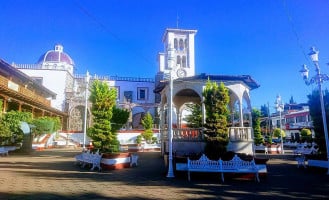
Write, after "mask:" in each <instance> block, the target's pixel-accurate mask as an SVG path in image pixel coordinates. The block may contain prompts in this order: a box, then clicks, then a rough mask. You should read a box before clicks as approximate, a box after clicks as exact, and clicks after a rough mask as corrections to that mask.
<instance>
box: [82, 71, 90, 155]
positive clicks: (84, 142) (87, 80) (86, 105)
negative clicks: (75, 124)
mask: <svg viewBox="0 0 329 200" xmlns="http://www.w3.org/2000/svg"><path fill="white" fill-rule="evenodd" d="M89 80H90V75H89V72H88V71H87V73H86V76H85V84H86V91H85V119H84V125H83V149H85V148H86V135H87V115H88V86H89Z"/></svg>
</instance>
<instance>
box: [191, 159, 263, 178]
mask: <svg viewBox="0 0 329 200" xmlns="http://www.w3.org/2000/svg"><path fill="white" fill-rule="evenodd" d="M259 171H260V168H258V166H257V165H256V164H255V161H254V160H251V161H245V160H242V159H241V158H240V157H239V156H237V155H234V157H233V158H232V160H229V161H223V160H221V159H219V160H210V159H208V158H207V156H206V155H204V154H203V155H202V156H201V157H200V158H199V159H198V160H190V159H189V158H188V159H187V173H188V180H189V181H190V180H191V177H190V176H191V175H190V173H191V172H218V173H221V179H222V182H224V173H254V174H255V179H256V180H257V181H258V182H259V181H260V180H259V176H258V173H259Z"/></svg>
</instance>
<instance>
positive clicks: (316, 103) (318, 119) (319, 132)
mask: <svg viewBox="0 0 329 200" xmlns="http://www.w3.org/2000/svg"><path fill="white" fill-rule="evenodd" d="M307 97H308V105H309V107H310V115H311V117H312V120H313V126H314V132H315V138H314V140H315V142H316V143H317V145H318V146H319V151H318V152H319V153H320V154H323V155H324V156H325V155H326V153H327V151H326V141H325V136H324V129H323V122H322V113H321V106H320V95H319V91H318V90H313V91H312V94H309V95H307ZM323 100H324V107H325V111H326V117H327V122H326V123H327V124H328V123H329V121H328V120H329V92H328V90H325V91H324V92H323Z"/></svg>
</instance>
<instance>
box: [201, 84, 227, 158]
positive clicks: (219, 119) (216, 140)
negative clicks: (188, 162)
mask: <svg viewBox="0 0 329 200" xmlns="http://www.w3.org/2000/svg"><path fill="white" fill-rule="evenodd" d="M202 95H203V97H204V103H205V108H206V124H205V138H206V147H205V153H206V154H207V156H208V157H209V158H212V159H218V158H219V157H220V156H221V155H222V154H224V153H225V152H226V146H227V144H228V128H227V125H228V123H227V118H228V115H229V110H228V103H229V101H230V97H229V92H228V89H227V88H226V87H225V85H224V83H220V84H219V86H218V85H217V83H216V82H211V81H210V80H208V82H207V83H206V87H205V89H204V91H203V93H202Z"/></svg>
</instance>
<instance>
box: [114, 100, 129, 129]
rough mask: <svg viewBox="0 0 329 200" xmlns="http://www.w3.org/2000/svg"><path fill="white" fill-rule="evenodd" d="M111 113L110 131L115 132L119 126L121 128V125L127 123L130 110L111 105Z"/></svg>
mask: <svg viewBox="0 0 329 200" xmlns="http://www.w3.org/2000/svg"><path fill="white" fill-rule="evenodd" d="M112 113H113V116H112V119H111V124H112V131H113V132H117V131H118V130H120V128H122V126H123V125H125V124H126V123H127V121H128V118H129V114H130V111H129V110H127V109H121V108H118V107H116V106H113V108H112Z"/></svg>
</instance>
